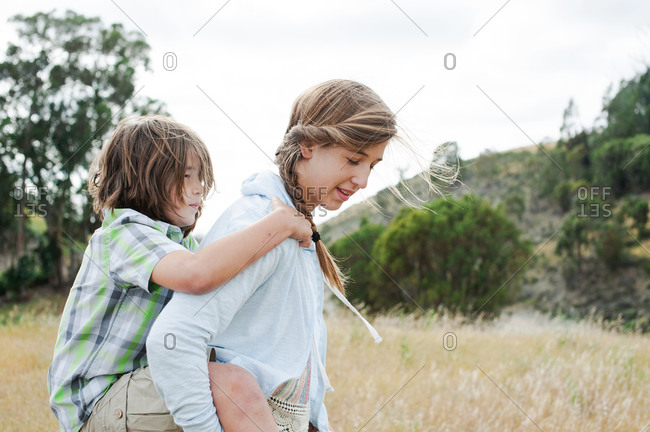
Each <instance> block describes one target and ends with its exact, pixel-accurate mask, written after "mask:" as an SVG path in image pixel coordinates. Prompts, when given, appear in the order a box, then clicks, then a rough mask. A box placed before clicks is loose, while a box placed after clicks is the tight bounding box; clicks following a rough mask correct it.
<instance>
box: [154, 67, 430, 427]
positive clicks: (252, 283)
mask: <svg viewBox="0 0 650 432" xmlns="http://www.w3.org/2000/svg"><path fill="white" fill-rule="evenodd" d="M395 135H396V124H395V120H394V115H393V113H392V112H391V111H390V109H389V108H388V107H387V106H386V105H385V104H384V102H383V101H382V100H381V99H380V98H379V97H378V96H377V95H376V94H375V93H374V92H373V91H372V90H371V89H369V88H368V87H366V86H364V85H363V84H359V83H357V82H353V81H346V80H333V81H328V82H325V83H322V84H319V85H317V86H315V87H312V88H310V89H309V90H307V91H306V92H304V93H303V94H302V95H300V96H299V97H298V99H297V100H296V101H295V103H294V105H293V109H292V112H291V118H290V121H289V126H288V127H287V130H286V134H285V136H284V139H283V141H282V144H281V146H280V147H279V148H278V150H277V152H276V161H275V162H276V164H277V166H278V168H279V174H280V175H279V176H278V175H276V174H273V173H270V172H263V173H259V174H255V175H253V176H251V177H250V178H249V179H248V180H247V181H245V182H244V185H243V187H242V195H243V196H242V197H241V198H240V199H239V200H238V201H237V202H235V203H234V204H233V205H232V206H231V207H230V208H229V209H228V210H226V212H225V213H224V214H223V215H222V216H221V217H220V218H219V219H218V220H217V222H216V223H215V224H214V226H213V227H212V229H211V230H210V232H209V233H208V235H207V236H206V237H205V239H204V240H203V243H202V247H204V246H205V245H209V244H210V243H211V242H213V241H218V239H220V238H222V237H223V236H225V235H227V234H229V233H231V232H234V231H236V230H238V229H242V228H243V227H246V226H248V225H250V224H251V223H254V222H255V221H257V220H259V219H260V218H262V217H264V216H265V214H266V213H267V211H266V208H268V203H269V200H270V198H271V197H272V196H274V195H277V196H279V197H280V199H281V200H282V201H284V202H285V203H287V204H289V205H291V206H295V208H297V209H298V210H299V211H300V212H301V213H302V214H303V215H304V216H305V217H306V218H307V219H308V220H309V221H310V223H311V227H312V230H313V236H312V239H313V244H312V245H310V247H309V248H307V249H302V248H300V247H298V245H297V244H296V242H295V241H292V240H287V241H284V242H282V244H280V246H278V247H277V248H275V249H274V250H272V251H271V252H269V253H268V254H266V255H265V256H264V257H262V258H261V259H260V260H259V261H257V262H256V263H255V264H253V265H251V267H249V268H248V269H247V270H245V271H244V272H242V273H241V274H239V275H238V276H237V277H236V278H234V279H233V280H231V281H230V282H229V283H227V284H226V285H224V286H223V287H222V288H221V289H220V290H219V291H217V292H215V293H214V294H209V295H202V296H188V295H183V294H179V295H176V296H175V297H174V298H173V299H172V301H171V302H170V304H169V305H168V307H167V308H166V309H165V310H164V311H163V312H162V314H161V315H160V317H159V318H158V320H157V321H156V323H155V324H154V327H153V329H152V331H151V333H150V335H149V338H148V340H147V351H148V353H149V362H150V365H151V374H152V377H153V379H154V382H155V385H156V387H157V389H158V390H159V393H160V394H161V395H162V397H163V398H164V399H165V402H166V403H167V406H168V407H169V409H170V411H171V414H172V415H173V417H174V419H175V420H176V423H178V424H179V425H180V426H182V427H183V429H184V430H185V431H186V432H194V431H206V432H207V431H215V430H220V428H219V420H221V422H222V424H223V426H224V428H227V426H226V424H225V421H224V419H223V418H221V407H225V406H227V405H228V404H229V401H228V400H227V398H225V397H223V396H222V394H221V392H219V388H221V387H222V386H221V385H220V383H219V379H220V378H221V377H220V375H219V374H218V373H215V374H214V375H215V376H216V379H215V380H213V381H211V380H210V379H209V377H210V376H212V375H213V374H211V373H210V372H211V371H212V370H213V369H214V368H215V367H216V365H218V364H219V363H209V362H208V361H207V360H206V354H205V352H206V348H207V347H209V346H211V347H214V351H215V353H216V358H217V359H218V361H219V362H225V363H229V364H234V365H239V366H242V367H243V368H244V369H246V370H248V371H249V372H250V373H251V374H253V376H254V377H255V378H256V379H257V381H258V383H259V385H260V387H261V389H262V391H263V393H264V395H265V396H266V397H267V401H268V404H269V407H270V408H271V412H272V413H273V415H274V417H275V420H276V424H277V427H278V429H279V430H281V431H307V430H308V429H309V430H320V431H322V432H327V431H329V430H330V429H329V425H328V419H327V413H326V410H325V406H324V403H323V400H324V395H325V391H326V390H328V389H330V385H329V381H328V379H327V375H326V373H325V366H324V365H325V353H326V329H325V324H324V321H323V315H322V307H323V283H326V284H328V285H330V287H333V291H335V294H338V297H339V298H342V299H344V297H343V295H342V293H343V292H344V285H345V281H344V278H343V276H342V275H341V272H340V271H339V268H338V267H337V265H336V263H335V262H334V260H333V259H332V257H331V256H330V254H329V253H328V251H327V249H326V247H325V245H324V244H323V243H322V241H320V236H319V234H318V230H317V228H316V225H315V224H314V223H313V220H312V215H311V212H312V211H313V210H314V209H315V208H316V207H317V206H322V207H324V208H326V209H327V210H337V209H339V208H340V207H341V205H342V204H343V203H344V202H345V201H347V200H348V199H349V198H350V197H351V196H352V195H353V194H354V193H356V192H357V191H358V190H360V189H363V188H365V187H366V184H367V181H368V176H369V174H370V171H371V170H372V168H373V167H374V166H376V165H377V164H378V163H379V162H381V160H382V158H383V155H384V150H385V148H386V146H387V144H388V142H389V141H390V140H391V139H392V138H393V137H395ZM427 177H428V176H427ZM169 334H173V335H175V337H176V341H177V344H176V348H175V349H174V350H168V349H165V347H164V340H165V336H166V335H169ZM375 335H376V333H375ZM376 340H380V338H379V337H378V335H376ZM181 365H182V367H181ZM211 388H212V392H211ZM212 395H214V397H215V399H214V403H215V405H216V407H217V414H218V416H215V415H214V408H212V406H213V400H212ZM264 430H265V432H267V430H266V429H264Z"/></svg>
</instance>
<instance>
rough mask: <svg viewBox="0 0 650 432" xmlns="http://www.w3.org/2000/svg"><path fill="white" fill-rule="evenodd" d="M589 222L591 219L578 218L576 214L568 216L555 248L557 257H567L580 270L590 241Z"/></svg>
mask: <svg viewBox="0 0 650 432" xmlns="http://www.w3.org/2000/svg"><path fill="white" fill-rule="evenodd" d="M589 221H590V219H588V218H587V217H577V216H576V215H575V214H570V215H568V216H567V217H566V218H565V219H564V222H563V223H562V227H561V228H560V235H559V236H558V241H557V246H556V248H555V253H556V254H557V255H563V256H566V257H567V258H568V259H569V261H570V262H573V263H575V264H576V266H577V267H578V270H580V269H581V267H582V262H583V260H584V257H585V255H586V254H587V252H586V251H585V248H586V247H587V245H588V241H589V232H590V230H589Z"/></svg>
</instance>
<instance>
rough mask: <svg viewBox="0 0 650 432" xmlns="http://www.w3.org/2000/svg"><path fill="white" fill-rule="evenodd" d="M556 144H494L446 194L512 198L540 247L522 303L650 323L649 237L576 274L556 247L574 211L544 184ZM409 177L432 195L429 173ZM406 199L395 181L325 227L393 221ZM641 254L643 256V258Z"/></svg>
mask: <svg viewBox="0 0 650 432" xmlns="http://www.w3.org/2000/svg"><path fill="white" fill-rule="evenodd" d="M553 147H555V144H546V145H544V147H543V149H544V150H545V151H544V152H541V151H539V150H538V149H537V147H535V146H529V147H524V148H520V149H515V150H511V151H507V152H503V153H493V152H487V153H484V154H482V155H481V156H479V157H478V158H475V159H472V160H468V161H463V162H462V169H461V173H460V180H461V181H460V182H458V183H456V184H455V185H453V186H452V187H448V188H446V189H445V195H447V196H453V197H459V196H461V195H463V194H466V193H472V194H474V195H476V196H478V197H481V198H483V199H486V200H488V201H489V202H490V203H491V204H492V206H493V207H497V206H499V205H505V207H506V212H507V214H508V215H509V217H510V218H511V219H512V220H513V222H515V224H516V225H517V227H518V228H519V229H520V230H521V232H522V235H523V236H524V237H526V238H528V239H530V240H531V241H532V243H533V250H534V251H535V254H534V256H533V257H532V258H531V259H530V261H529V262H527V264H526V265H525V266H524V267H523V268H522V270H521V271H522V272H523V273H524V275H525V276H524V278H523V282H522V290H521V293H520V296H519V298H518V300H517V302H518V304H519V305H520V306H521V305H524V304H527V305H532V306H534V307H535V308H537V309H538V310H541V311H545V312H553V313H559V314H563V315H568V316H574V317H581V316H586V315H588V314H595V315H597V316H603V317H605V318H606V319H609V320H616V319H619V318H621V319H623V320H624V321H626V322H628V325H630V326H635V325H639V326H641V327H643V328H647V326H648V323H649V322H650V282H648V277H647V276H648V275H647V269H644V264H643V259H644V257H643V255H644V252H647V250H650V243H649V242H648V241H647V240H646V241H645V242H642V243H641V244H637V243H636V242H634V241H633V240H632V239H628V240H629V241H628V246H629V247H630V254H631V257H632V258H633V259H632V260H631V262H630V263H628V264H627V265H625V266H623V267H622V268H619V269H617V270H616V271H610V270H608V269H607V268H606V267H604V266H603V265H602V263H600V262H598V261H597V260H595V259H589V258H587V259H585V262H584V263H583V269H582V271H581V272H580V274H578V275H576V274H568V273H567V270H566V268H565V266H563V260H562V257H560V256H558V255H556V253H555V249H556V245H557V240H558V237H559V236H558V232H559V230H560V228H561V226H562V222H563V219H564V218H565V217H566V216H567V213H566V212H564V211H563V210H562V208H561V207H560V205H559V204H558V203H557V201H556V200H552V199H549V198H545V197H542V196H541V195H542V194H541V193H540V192H539V184H540V178H539V176H540V171H541V169H540V167H541V166H543V165H544V163H546V164H548V159H547V156H546V154H545V153H547V152H548V151H550V150H551V149H553ZM407 183H408V185H409V187H410V188H411V189H412V190H413V191H416V192H417V193H418V196H419V197H420V198H422V199H430V197H428V196H426V189H425V184H424V181H423V180H421V179H420V178H418V177H414V178H412V179H409V180H407ZM574 194H575V192H574ZM513 196H519V197H521V198H523V202H524V209H523V211H522V212H521V213H517V212H514V211H510V210H509V209H508V206H507V200H508V199H509V198H511V197H513ZM437 199H444V197H441V198H437ZM377 206H379V207H380V208H381V209H383V211H379V210H378V209H377V208H376V207H377ZM402 206H403V204H402V203H401V202H400V201H399V200H398V199H397V198H396V197H394V196H393V194H392V193H391V192H390V191H389V190H388V189H384V190H382V191H380V192H379V193H378V194H377V195H375V196H374V197H372V198H371V199H368V200H366V201H365V202H364V203H361V204H357V205H355V206H352V207H351V208H349V209H347V210H346V211H344V212H343V213H341V214H340V215H338V216H337V217H335V218H333V219H331V220H329V221H327V223H325V224H324V225H323V227H322V228H321V232H322V235H323V238H324V239H325V241H326V242H327V243H328V244H331V243H332V242H333V241H335V240H336V239H338V238H340V237H341V236H343V235H345V233H347V234H351V233H352V232H354V231H355V230H357V229H358V227H359V226H360V223H361V220H362V218H368V220H369V221H370V222H372V223H378V224H383V225H387V224H388V223H389V222H390V220H391V219H392V218H393V217H394V216H395V215H396V214H397V212H398V211H399V209H400V208H401V207H402ZM644 248H645V249H646V250H645V251H644ZM649 256H650V254H649ZM635 257H637V258H638V259H637V260H636V262H635V259H634V258H635ZM645 258H648V257H647V256H646V257H645Z"/></svg>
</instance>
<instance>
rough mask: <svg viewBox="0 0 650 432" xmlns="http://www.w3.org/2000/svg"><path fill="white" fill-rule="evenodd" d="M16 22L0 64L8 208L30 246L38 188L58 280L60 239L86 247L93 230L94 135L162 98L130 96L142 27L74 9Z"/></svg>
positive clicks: (141, 62) (142, 60)
mask: <svg viewBox="0 0 650 432" xmlns="http://www.w3.org/2000/svg"><path fill="white" fill-rule="evenodd" d="M10 21H11V23H13V24H14V26H15V28H16V30H17V33H18V40H17V41H12V42H10V43H9V44H8V47H7V49H6V52H5V55H4V57H3V58H2V59H1V61H0V142H2V143H3V150H2V155H1V157H2V169H4V170H6V171H7V172H8V174H9V175H11V176H12V180H11V181H12V182H13V183H14V184H13V185H11V186H12V187H13V188H14V189H17V190H19V191H20V193H19V194H18V195H19V196H20V197H19V198H18V199H16V200H15V202H12V203H11V205H10V206H11V207H13V208H14V209H16V208H17V209H18V214H17V216H18V219H19V221H18V227H17V230H18V235H17V237H16V240H15V244H16V245H17V247H16V252H17V255H21V254H23V253H26V251H25V241H26V240H25V235H26V223H25V219H26V218H27V217H31V216H33V214H30V211H29V206H28V205H27V204H28V203H27V201H26V200H27V195H28V194H27V193H26V191H27V190H28V189H30V188H34V189H35V190H37V191H38V194H39V196H40V199H41V201H40V203H39V205H40V204H42V205H43V206H44V207H43V216H44V218H45V221H46V223H47V233H46V236H47V239H48V244H49V247H51V248H52V251H53V252H52V253H53V256H54V258H55V260H56V265H55V266H54V268H55V272H56V276H57V279H58V280H57V282H59V283H60V282H61V276H62V264H63V263H62V247H61V245H62V243H64V242H66V243H68V242H70V243H72V242H73V241H74V240H76V239H81V242H82V244H83V243H84V242H85V240H86V238H85V236H87V234H88V232H89V231H90V230H91V229H92V221H91V220H89V218H88V217H87V216H88V214H87V212H86V213H84V212H85V210H84V209H86V208H87V197H86V196H85V195H83V194H82V193H81V190H82V188H83V187H84V184H85V180H86V177H87V167H88V164H89V162H90V159H91V158H92V156H93V155H94V153H95V152H96V150H97V147H98V145H99V144H98V142H100V141H101V139H102V138H104V137H105V136H106V134H107V132H108V131H110V130H111V129H112V128H113V127H114V125H115V124H116V122H117V121H118V120H119V119H120V118H121V117H123V116H126V115H129V114H131V113H135V112H143V111H144V112H157V111H160V110H162V105H161V104H160V103H159V102H157V101H154V100H151V99H149V100H146V101H143V102H134V101H133V100H132V99H134V96H136V90H135V83H136V79H137V76H138V74H140V73H142V72H143V71H145V70H146V69H147V66H148V52H149V46H148V44H147V43H146V42H145V40H144V39H143V36H142V35H141V34H140V33H138V32H127V31H126V30H125V29H124V28H123V27H122V25H121V24H112V25H110V26H105V25H103V24H102V23H101V21H100V20H99V19H98V18H88V17H85V16H82V15H79V14H76V13H75V12H71V11H67V12H65V13H64V14H63V15H62V16H59V15H57V14H55V13H54V12H50V13H37V14H35V15H32V16H23V15H16V16H14V17H13V18H11V20H10ZM7 186H9V184H8V183H7V184H3V186H2V187H3V188H6V187H7ZM3 204H4V203H3ZM82 215H83V216H84V217H83V218H82Z"/></svg>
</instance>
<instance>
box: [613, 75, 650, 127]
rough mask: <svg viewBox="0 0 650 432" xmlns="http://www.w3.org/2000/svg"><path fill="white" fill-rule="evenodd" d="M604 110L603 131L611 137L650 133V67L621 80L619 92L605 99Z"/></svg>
mask: <svg viewBox="0 0 650 432" xmlns="http://www.w3.org/2000/svg"><path fill="white" fill-rule="evenodd" d="M603 111H604V113H606V117H607V127H606V128H605V130H604V132H603V133H604V135H605V136H606V137H607V138H609V139H611V138H628V137H632V136H634V135H637V134H650V69H648V70H646V71H645V72H644V73H643V74H641V75H639V76H637V77H636V78H634V79H631V80H629V81H621V84H620V89H619V91H618V93H616V95H615V96H614V97H613V98H612V99H611V100H606V101H605V104H604V107H603Z"/></svg>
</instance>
